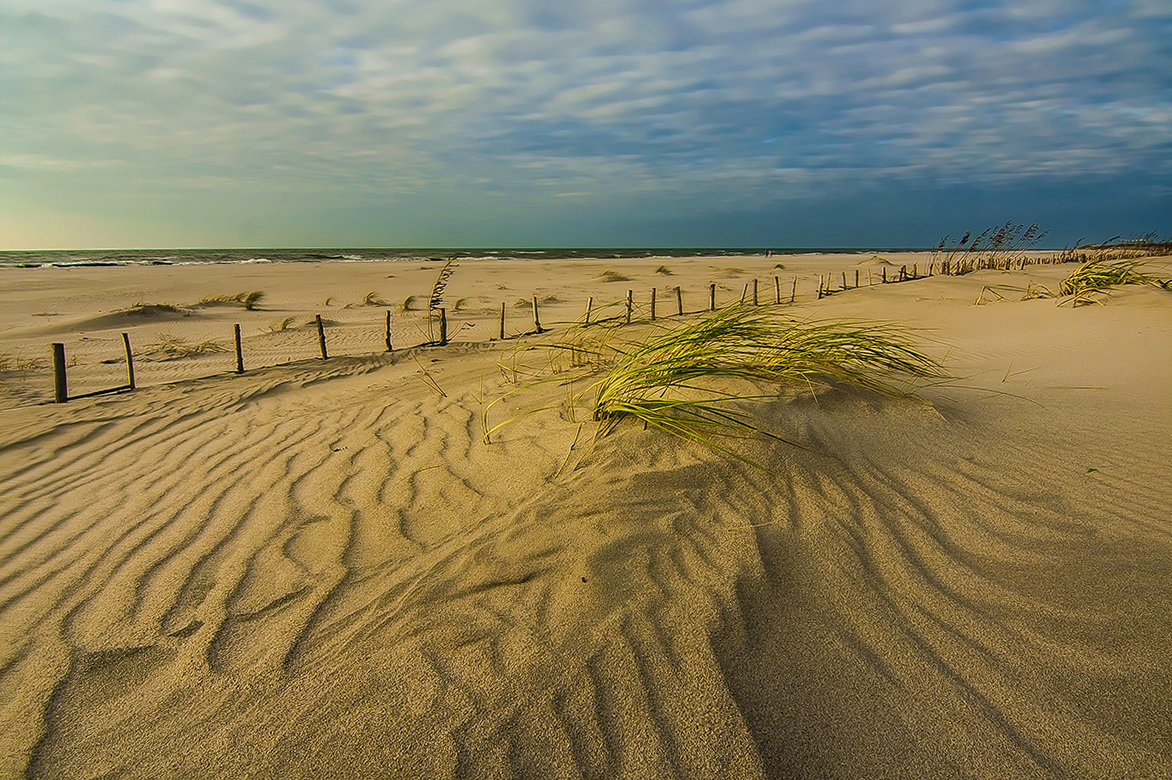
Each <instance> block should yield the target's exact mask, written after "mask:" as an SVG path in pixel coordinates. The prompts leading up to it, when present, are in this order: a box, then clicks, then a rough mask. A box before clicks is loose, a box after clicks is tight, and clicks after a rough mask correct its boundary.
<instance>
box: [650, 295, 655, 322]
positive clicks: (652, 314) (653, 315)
mask: <svg viewBox="0 0 1172 780" xmlns="http://www.w3.org/2000/svg"><path fill="white" fill-rule="evenodd" d="M651 321H652V322H655V288H654V287H652V288H651Z"/></svg>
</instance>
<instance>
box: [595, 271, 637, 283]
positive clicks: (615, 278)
mask: <svg viewBox="0 0 1172 780" xmlns="http://www.w3.org/2000/svg"><path fill="white" fill-rule="evenodd" d="M598 278H599V279H601V280H602V281H604V282H629V281H631V277H629V276H623V275H622V274H620V273H619V272H618V271H610V270H607V271H603V272H602V273H600V274H599V275H598Z"/></svg>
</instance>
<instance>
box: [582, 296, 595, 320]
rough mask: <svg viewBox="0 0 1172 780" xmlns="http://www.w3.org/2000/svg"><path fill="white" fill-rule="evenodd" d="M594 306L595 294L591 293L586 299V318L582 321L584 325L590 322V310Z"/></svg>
mask: <svg viewBox="0 0 1172 780" xmlns="http://www.w3.org/2000/svg"><path fill="white" fill-rule="evenodd" d="M593 308H594V296H593V295H591V296H590V297H589V298H587V299H586V320H585V322H583V323H582V325H583V326H586V325H589V324H590V310H591V309H593Z"/></svg>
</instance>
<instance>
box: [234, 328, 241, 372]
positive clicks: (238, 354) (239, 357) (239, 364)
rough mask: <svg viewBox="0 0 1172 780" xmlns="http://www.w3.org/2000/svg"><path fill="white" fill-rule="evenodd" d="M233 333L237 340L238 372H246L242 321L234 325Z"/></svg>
mask: <svg viewBox="0 0 1172 780" xmlns="http://www.w3.org/2000/svg"><path fill="white" fill-rule="evenodd" d="M232 335H233V336H234V338H235V341H236V373H237V374H243V373H244V347H243V346H242V345H241V344H240V323H237V324H235V325H233V326H232Z"/></svg>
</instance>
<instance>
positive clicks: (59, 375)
mask: <svg viewBox="0 0 1172 780" xmlns="http://www.w3.org/2000/svg"><path fill="white" fill-rule="evenodd" d="M68 400H69V386H68V385H67V384H66V381H65V345H64V344H54V345H53V401H54V402H55V403H59V404H63V403H65V402H66V401H68Z"/></svg>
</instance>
